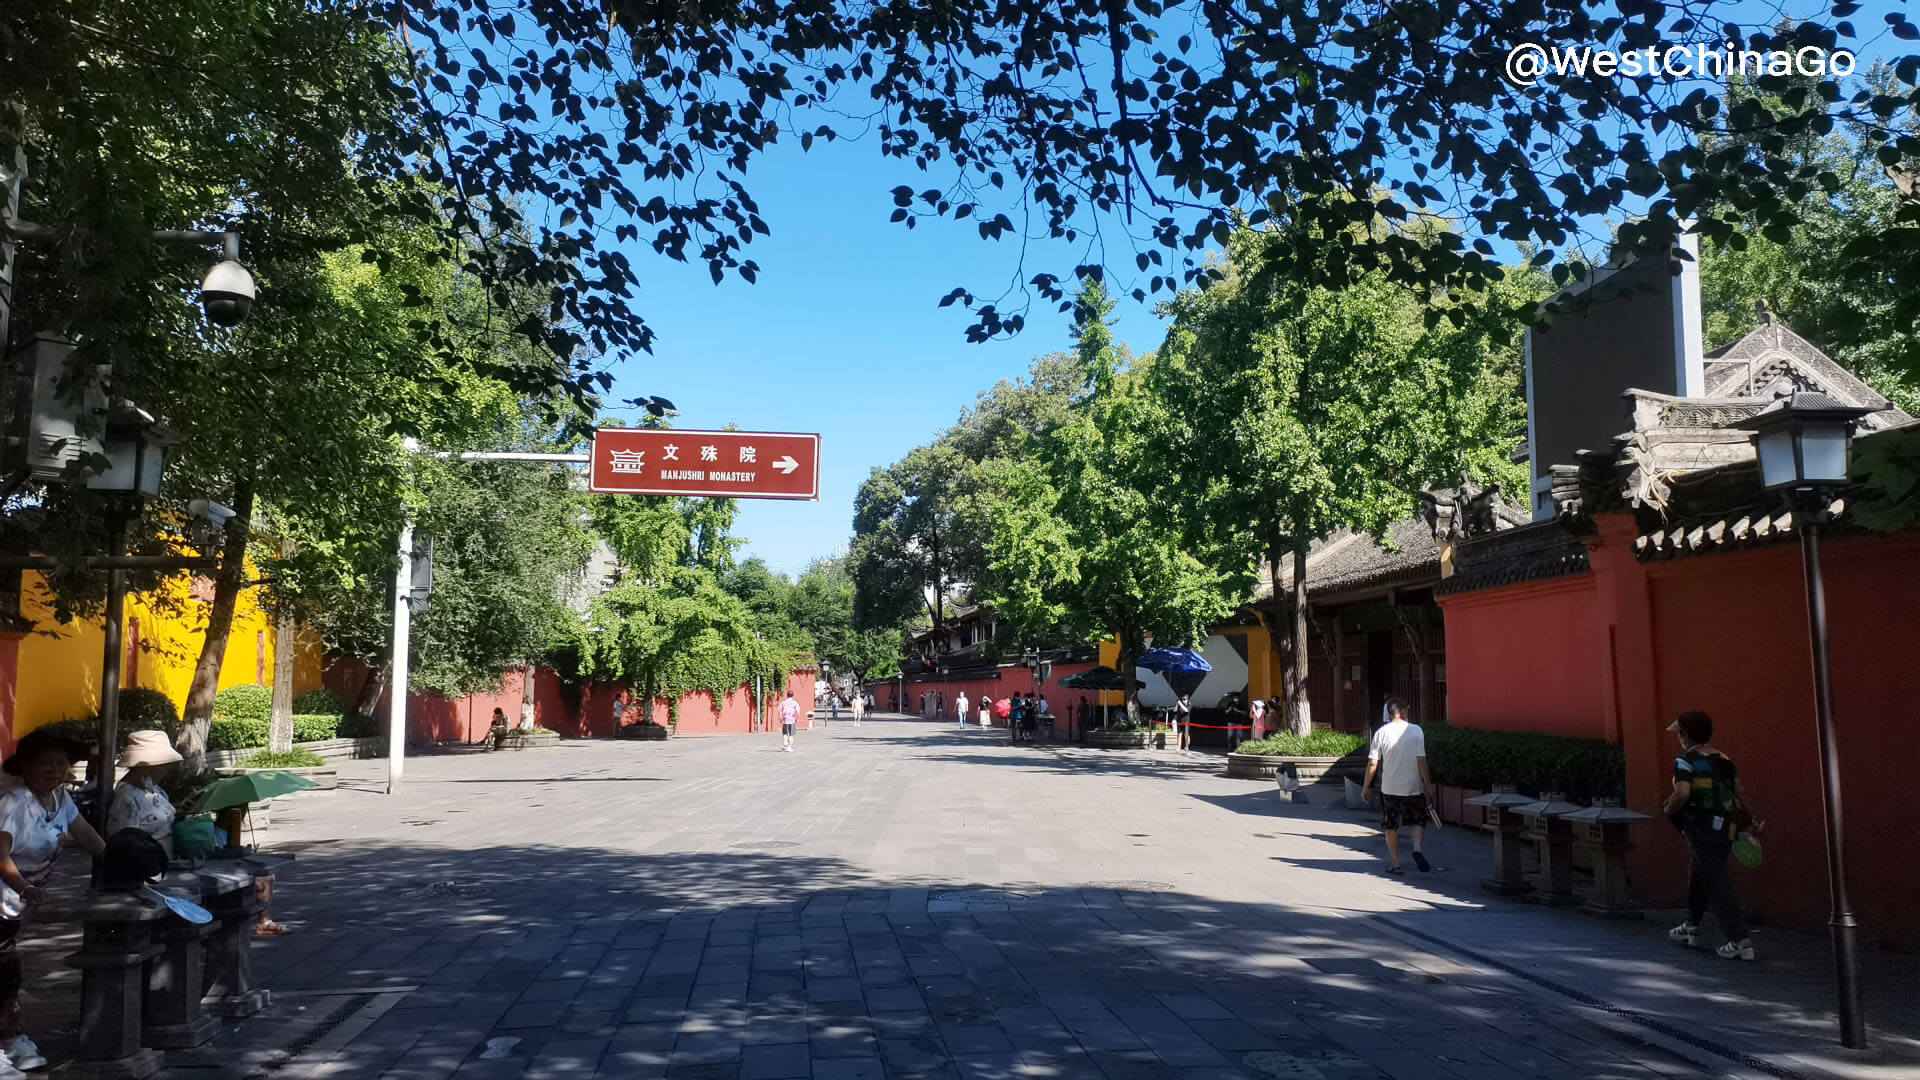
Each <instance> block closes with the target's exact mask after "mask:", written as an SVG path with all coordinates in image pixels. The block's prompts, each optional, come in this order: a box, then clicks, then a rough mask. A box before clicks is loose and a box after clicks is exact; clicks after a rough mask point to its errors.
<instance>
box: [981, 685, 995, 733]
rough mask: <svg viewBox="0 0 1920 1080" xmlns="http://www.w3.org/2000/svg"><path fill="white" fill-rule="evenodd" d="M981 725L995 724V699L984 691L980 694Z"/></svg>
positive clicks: (990, 725) (989, 725)
mask: <svg viewBox="0 0 1920 1080" xmlns="http://www.w3.org/2000/svg"><path fill="white" fill-rule="evenodd" d="M980 726H981V727H992V726H993V699H992V698H991V697H988V696H987V695H986V694H985V693H984V692H983V693H982V694H981V695H980Z"/></svg>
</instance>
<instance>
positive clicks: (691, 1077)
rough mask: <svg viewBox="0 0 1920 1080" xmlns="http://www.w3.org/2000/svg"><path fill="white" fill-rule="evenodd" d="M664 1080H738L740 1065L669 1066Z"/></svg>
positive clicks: (702, 1064) (733, 1063) (731, 1062)
mask: <svg viewBox="0 0 1920 1080" xmlns="http://www.w3.org/2000/svg"><path fill="white" fill-rule="evenodd" d="M666 1080H740V1063H739V1062H737V1061H729V1062H724V1063H704V1062H703V1063H698V1064H689V1065H669V1066H668V1067H667V1077H666Z"/></svg>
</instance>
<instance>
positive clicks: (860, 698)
mask: <svg viewBox="0 0 1920 1080" xmlns="http://www.w3.org/2000/svg"><path fill="white" fill-rule="evenodd" d="M866 718H867V695H865V694H855V695H853V726H854V727H859V726H860V721H862V720H865V719H866Z"/></svg>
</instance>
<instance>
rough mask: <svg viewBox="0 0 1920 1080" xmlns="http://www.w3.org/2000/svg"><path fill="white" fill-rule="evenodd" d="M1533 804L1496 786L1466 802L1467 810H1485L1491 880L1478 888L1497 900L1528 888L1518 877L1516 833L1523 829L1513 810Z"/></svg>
mask: <svg viewBox="0 0 1920 1080" xmlns="http://www.w3.org/2000/svg"><path fill="white" fill-rule="evenodd" d="M1535 801H1536V800H1534V799H1531V798H1529V797H1527V796H1525V795H1517V794H1515V793H1514V790H1513V785H1511V784H1496V785H1494V789H1493V790H1492V791H1489V792H1488V793H1486V794H1485V795H1480V796H1477V797H1475V798H1471V799H1468V800H1467V801H1466V804H1465V805H1467V806H1484V807H1486V808H1487V824H1489V825H1491V826H1492V827H1493V876H1491V877H1488V878H1486V879H1484V880H1482V881H1481V882H1480V887H1481V888H1483V889H1485V890H1486V891H1488V892H1490V893H1493V894H1495V895H1497V896H1518V895H1520V894H1521V893H1524V892H1526V891H1528V890H1529V889H1531V888H1532V886H1530V885H1528V884H1527V882H1526V879H1525V878H1523V877H1521V876H1520V831H1521V830H1522V829H1523V828H1525V827H1526V822H1525V821H1523V820H1522V819H1521V817H1520V815H1519V814H1517V813H1515V812H1514V810H1515V808H1517V807H1521V806H1528V805H1531V804H1532V803H1533V802H1535Z"/></svg>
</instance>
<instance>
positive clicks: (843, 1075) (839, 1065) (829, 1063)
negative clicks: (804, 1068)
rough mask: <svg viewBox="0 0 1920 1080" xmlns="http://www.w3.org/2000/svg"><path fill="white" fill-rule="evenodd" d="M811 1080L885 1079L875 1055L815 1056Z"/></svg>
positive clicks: (882, 1069) (884, 1071) (883, 1070)
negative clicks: (852, 1056) (848, 1056)
mask: <svg viewBox="0 0 1920 1080" xmlns="http://www.w3.org/2000/svg"><path fill="white" fill-rule="evenodd" d="M813 1080H886V1070H885V1069H884V1068H883V1067H882V1066H881V1064H880V1059H879V1058H877V1057H857V1058H815V1059H814V1060H813Z"/></svg>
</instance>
